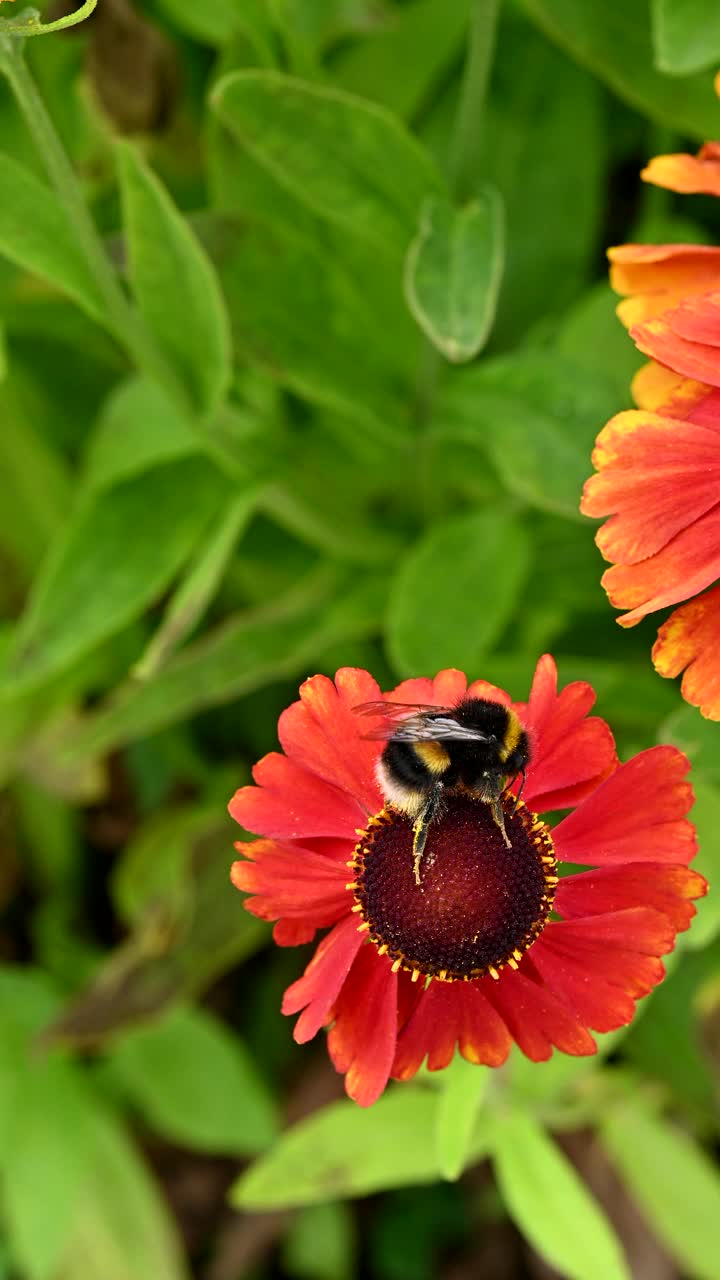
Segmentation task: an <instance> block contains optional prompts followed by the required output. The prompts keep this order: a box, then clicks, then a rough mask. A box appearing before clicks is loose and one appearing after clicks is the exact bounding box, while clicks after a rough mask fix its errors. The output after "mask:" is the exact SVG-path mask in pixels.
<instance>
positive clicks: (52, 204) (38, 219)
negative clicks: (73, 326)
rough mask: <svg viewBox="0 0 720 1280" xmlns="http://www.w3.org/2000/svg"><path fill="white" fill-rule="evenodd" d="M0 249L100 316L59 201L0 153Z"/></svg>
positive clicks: (100, 309)
mask: <svg viewBox="0 0 720 1280" xmlns="http://www.w3.org/2000/svg"><path fill="white" fill-rule="evenodd" d="M0 253H2V254H4V255H5V256H6V257H7V258H9V259H10V261H11V262H16V263H17V264H18V266H20V267H24V268H25V270H27V271H33V272H35V273H36V274H37V275H39V276H42V277H43V279H45V280H48V281H49V282H50V284H52V285H54V286H55V287H56V288H58V289H62V291H63V292H64V293H67V294H68V296H69V297H71V298H73V299H74V301H75V302H77V303H79V305H80V306H81V307H84V309H85V310H86V311H87V312H88V314H89V315H91V316H92V317H93V319H95V320H100V321H102V320H103V319H104V305H103V300H102V296H101V294H100V291H99V289H98V287H97V285H96V283H95V279H94V277H93V275H92V272H91V271H90V268H89V267H88V265H87V263H86V262H85V259H84V257H83V255H82V253H81V251H80V249H79V248H78V244H77V240H76V237H75V233H74V230H73V227H72V224H71V223H70V220H69V218H68V215H67V213H66V212H65V209H64V208H63V206H62V204H61V203H60V200H59V199H58V197H57V196H56V195H55V192H54V191H52V190H51V189H50V188H49V187H47V186H45V184H44V183H43V182H40V181H39V180H38V179H37V178H36V177H35V176H34V174H32V173H30V172H29V171H28V170H27V169H25V168H23V166H22V165H19V164H17V163H16V161H15V160H11V159H10V157H9V156H7V155H0Z"/></svg>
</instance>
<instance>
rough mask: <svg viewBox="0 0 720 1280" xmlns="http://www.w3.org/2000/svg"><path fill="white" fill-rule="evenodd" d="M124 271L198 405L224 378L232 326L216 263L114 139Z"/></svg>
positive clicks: (206, 406)
mask: <svg viewBox="0 0 720 1280" xmlns="http://www.w3.org/2000/svg"><path fill="white" fill-rule="evenodd" d="M118 164H119V173H120V186H121V193H122V202H123V223H124V226H125V232H126V235H127V242H128V270H129V274H130V281H131V283H132V287H133V292H134V294H135V297H136V299H137V302H138V306H139V307H140V310H141V312H142V314H143V316H144V319H145V320H146V322H147V325H148V328H149V329H150V330H151V332H152V334H153V336H154V337H155V339H156V341H157V343H158V345H159V346H160V347H161V348H162V351H163V353H164V354H165V356H166V358H167V360H168V361H169V362H170V364H171V365H172V367H173V368H174V369H175V371H176V373H177V374H178V376H179V378H180V380H181V382H182V384H183V386H184V387H185V388H186V390H187V392H188V396H189V399H190V403H191V404H193V405H194V406H195V407H196V408H197V409H198V410H199V411H200V412H206V411H211V410H213V409H215V408H216V407H217V405H218V404H219V402H220V401H221V399H222V398H223V396H224V394H225V392H226V390H227V386H228V383H229V380H230V372H231V350H230V326H229V322H228V318H227V315H226V311H225V303H224V300H223V296H222V292H221V290H220V284H219V281H218V278H217V275H216V273H215V269H214V267H213V266H212V263H211V262H210V259H209V258H208V256H207V254H206V253H205V250H204V249H203V248H202V247H201V245H200V244H199V242H198V241H197V239H196V238H195V236H194V234H193V232H192V231H191V229H190V227H189V225H188V223H187V221H186V219H185V218H183V216H182V214H181V213H179V212H178V210H177V209H176V207H175V205H174V204H173V202H172V200H171V199H170V197H169V195H168V194H167V192H166V191H165V189H164V187H163V186H162V185H161V183H160V182H159V181H158V179H157V178H156V176H155V174H154V173H153V172H152V171H151V170H150V169H148V167H147V165H145V163H144V162H143V161H142V160H141V158H140V156H139V154H138V153H137V151H135V150H134V148H133V147H131V146H130V145H129V144H127V143H120V144H118Z"/></svg>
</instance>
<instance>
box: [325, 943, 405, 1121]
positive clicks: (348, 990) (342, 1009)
mask: <svg viewBox="0 0 720 1280" xmlns="http://www.w3.org/2000/svg"><path fill="white" fill-rule="evenodd" d="M334 1014H335V1021H334V1023H333V1026H332V1028H331V1030H330V1034H329V1035H328V1051H329V1053H330V1057H331V1059H332V1061H333V1064H334V1066H335V1068H336V1070H337V1071H342V1072H345V1090H346V1092H347V1094H348V1097H350V1098H353V1099H354V1100H355V1102H357V1103H359V1105H360V1106H361V1107H369V1106H370V1105H371V1104H372V1103H373V1102H376V1101H377V1099H378V1098H379V1097H380V1094H381V1093H382V1091H383V1089H384V1088H385V1085H386V1084H387V1082H388V1079H389V1076H390V1068H391V1067H392V1062H393V1057H394V1055H395V1044H396V1040H397V1017H398V1001H397V976H396V974H394V973H393V972H392V969H391V966H390V964H389V962H388V961H387V959H386V958H385V957H384V956H379V955H378V953H377V951H376V950H375V948H374V947H372V946H368V947H364V948H363V950H362V951H361V952H360V954H359V955H358V956H357V959H356V960H355V963H354V965H353V967H352V969H351V971H350V976H349V977H348V980H347V982H346V983H345V985H344V987H343V989H342V991H341V992H340V995H339V997H338V1000H337V1002H336V1004H335V1010H334Z"/></svg>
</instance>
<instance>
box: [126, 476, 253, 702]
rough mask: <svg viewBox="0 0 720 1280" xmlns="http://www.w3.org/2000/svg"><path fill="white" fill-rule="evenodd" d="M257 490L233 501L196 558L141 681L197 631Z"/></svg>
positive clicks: (144, 660)
mask: <svg viewBox="0 0 720 1280" xmlns="http://www.w3.org/2000/svg"><path fill="white" fill-rule="evenodd" d="M257 501H258V493H257V490H248V492H247V493H244V494H241V495H240V496H239V497H237V498H232V499H231V500H230V502H229V503H228V505H227V506H226V507H225V509H224V510H223V511H222V513H221V515H220V519H219V520H218V521H217V522H216V524H215V525H214V526H213V528H212V529H211V531H210V534H209V536H208V538H207V540H206V541H205V542H204V544H203V545H202V546H201V548H200V550H199V551H198V553H197V554H196V556H195V557H194V558H193V560H192V562H191V564H190V566H189V568H188V570H187V573H186V574H185V577H184V578H183V580H182V582H181V583H180V585H179V586H178V588H177V591H176V592H175V593H174V595H173V597H172V599H171V601H170V603H169V605H168V607H167V609H166V611H165V614H164V615H163V620H162V622H161V623H160V626H159V627H158V629H157V631H156V632H155V634H154V635H153V637H152V640H151V641H150V643H149V644H148V646H147V648H146V649H145V650H144V652H143V654H142V656H141V657H140V659H139V660H138V661H137V662H136V663H135V666H134V667H133V675H134V676H135V677H136V678H137V679H138V680H149V679H151V678H152V677H153V676H154V675H156V674H157V672H158V671H159V670H160V668H161V667H164V666H165V664H166V663H167V661H168V658H169V657H170V655H171V654H172V653H173V651H174V650H175V649H177V648H178V647H179V646H180V644H181V643H182V641H183V640H184V638H185V636H187V634H188V633H189V632H190V631H192V630H193V628H194V627H195V626H196V625H197V623H198V622H199V620H200V618H201V617H202V615H203V614H204V612H205V610H206V609H207V608H208V606H209V604H210V602H211V600H212V599H213V597H214V595H215V593H216V591H217V589H218V587H219V585H220V579H221V578H222V576H223V574H224V572H225V570H226V568H227V566H228V562H229V560H230V557H231V556H232V554H233V552H234V550H235V546H236V543H237V541H238V539H239V538H240V536H241V534H242V532H243V530H244V529H245V528H246V526H247V524H248V522H249V520H250V518H251V517H252V515H253V513H254V510H255V507H256V506H257Z"/></svg>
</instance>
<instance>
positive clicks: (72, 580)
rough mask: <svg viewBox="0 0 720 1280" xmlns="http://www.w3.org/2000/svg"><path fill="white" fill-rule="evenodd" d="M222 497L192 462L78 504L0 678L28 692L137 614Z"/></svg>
mask: <svg viewBox="0 0 720 1280" xmlns="http://www.w3.org/2000/svg"><path fill="white" fill-rule="evenodd" d="M226 492H227V489H226V486H225V483H224V481H223V480H222V478H221V477H220V475H219V473H218V472H217V471H216V470H215V469H214V468H213V467H212V466H210V464H209V463H206V462H204V461H203V460H201V459H198V460H195V461H190V460H187V461H181V462H175V463H170V464H168V465H167V466H164V467H157V468H155V469H154V470H152V471H149V472H145V473H144V474H142V475H139V476H136V477H134V478H133V479H130V480H126V481H124V482H123V483H121V484H118V485H116V486H115V487H114V488H112V489H109V490H104V491H102V492H100V493H96V494H92V493H91V494H90V495H88V496H87V497H86V498H85V500H84V501H82V502H81V504H80V506H79V507H78V509H77V510H76V512H75V514H74V515H73V516H71V518H70V520H69V522H68V525H67V526H66V529H65V532H64V536H63V537H62V538H61V539H59V540H58V541H57V542H56V544H55V546H54V548H53V550H52V552H51V554H50V556H49V557H48V559H47V560H46V562H45V565H44V568H43V569H42V571H41V572H40V575H39V577H38V578H37V580H36V582H35V587H34V590H33V595H32V598H31V600H30V603H29V605H28V607H27V610H26V613H25V615H24V617H23V620H22V622H21V624H20V627H19V630H18V636H17V643H16V647H15V653H14V656H13V659H12V662H11V664H10V667H9V671H8V675H9V677H10V678H11V679H13V680H14V682H15V684H16V686H20V685H23V686H28V685H30V684H37V683H38V682H40V681H42V680H44V679H46V678H47V677H48V676H50V675H52V674H53V673H55V672H57V671H59V670H61V669H62V668H63V667H66V666H68V665H69V664H70V663H71V662H72V661H73V660H74V659H76V658H77V657H78V656H79V655H80V654H82V653H87V652H88V651H89V650H90V649H92V648H93V646H95V645H97V644H98V643H99V642H100V641H101V640H103V639H105V638H106V637H107V636H110V635H112V634H113V633H114V632H116V631H119V630H120V628H121V627H123V626H124V625H125V624H126V623H128V622H130V621H131V620H132V619H133V618H135V617H138V616H139V615H140V614H141V613H142V611H143V610H144V609H145V608H146V606H147V605H149V604H150V603H151V602H152V601H153V600H154V599H155V598H156V597H157V596H158V595H159V593H160V592H161V591H162V590H164V588H165V587H166V586H167V584H168V583H169V582H170V581H171V580H172V578H173V576H174V575H175V574H176V573H177V571H178V569H179V568H180V567H181V565H182V564H183V562H184V561H185V560H186V559H187V557H188V555H189V554H190V552H191V551H192V549H193V547H194V546H195V544H196V542H197V539H198V537H199V536H200V534H201V533H202V531H203V529H204V528H206V527H207V524H208V522H209V520H210V518H211V516H212V514H213V512H214V511H215V510H216V509H217V506H218V503H220V502H222V501H223V499H224V497H225V495H226Z"/></svg>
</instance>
